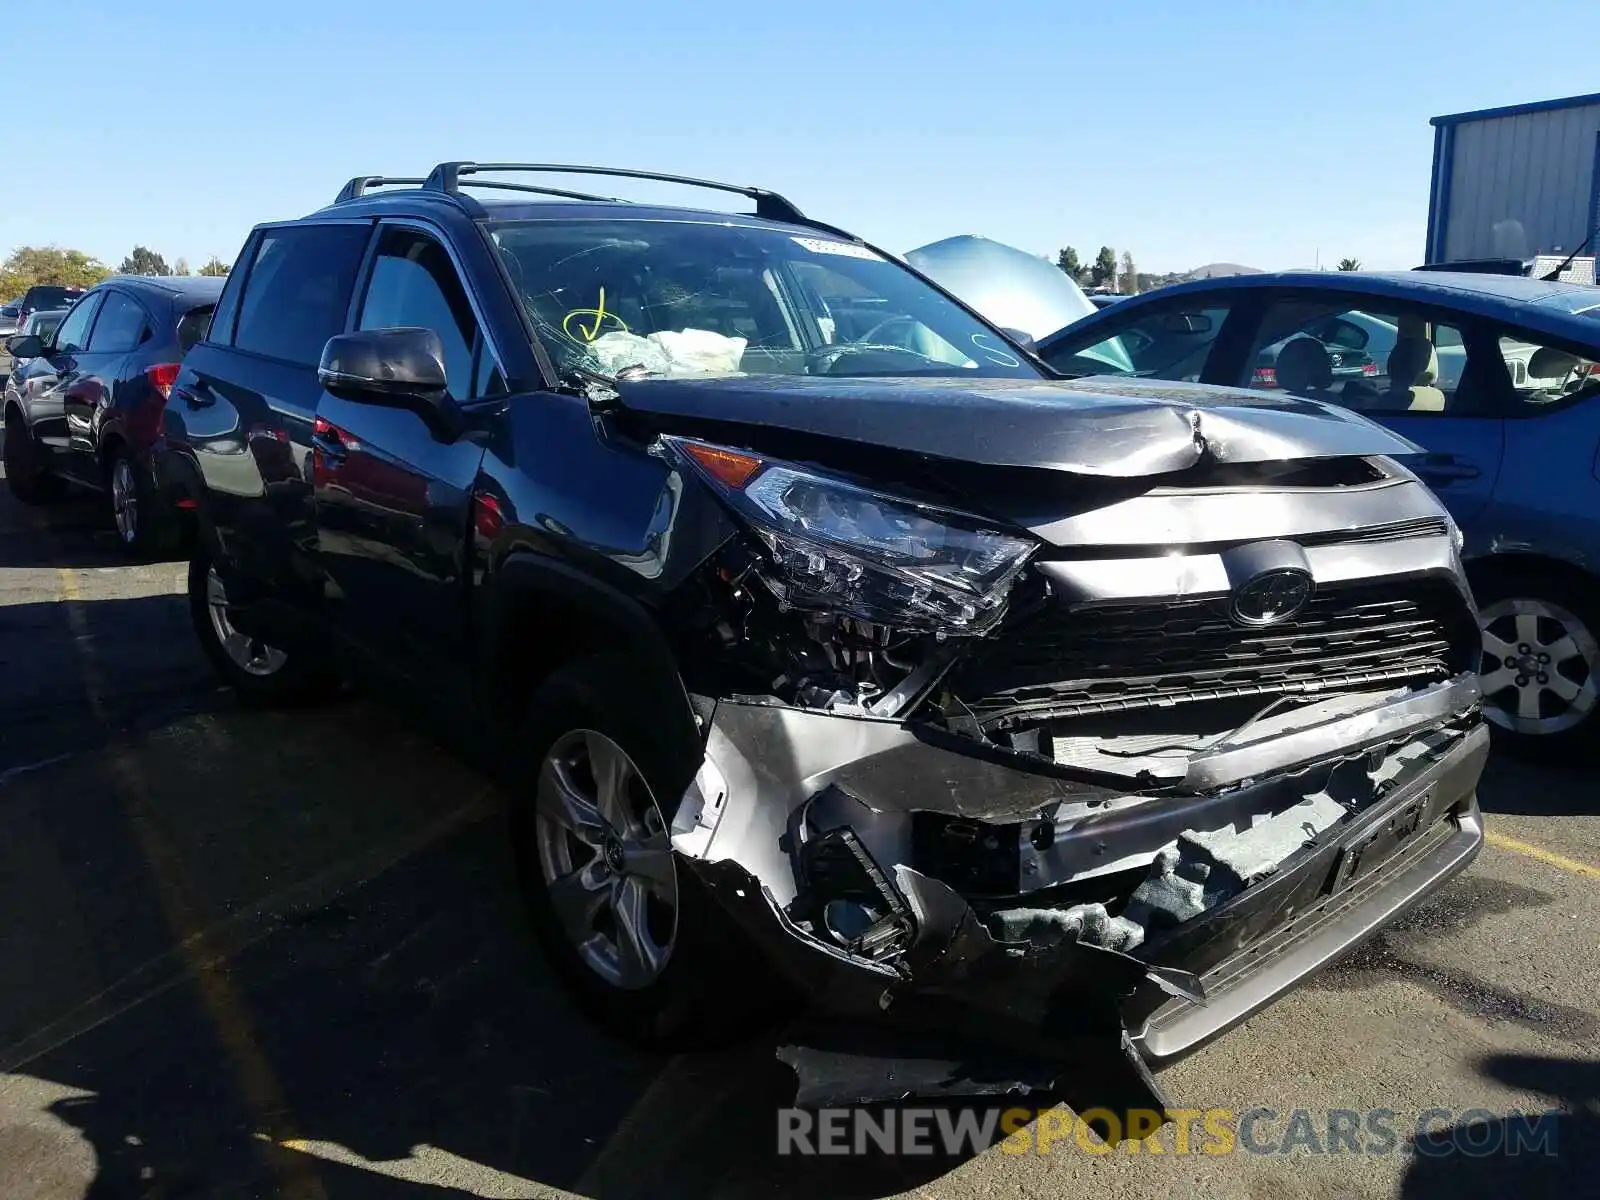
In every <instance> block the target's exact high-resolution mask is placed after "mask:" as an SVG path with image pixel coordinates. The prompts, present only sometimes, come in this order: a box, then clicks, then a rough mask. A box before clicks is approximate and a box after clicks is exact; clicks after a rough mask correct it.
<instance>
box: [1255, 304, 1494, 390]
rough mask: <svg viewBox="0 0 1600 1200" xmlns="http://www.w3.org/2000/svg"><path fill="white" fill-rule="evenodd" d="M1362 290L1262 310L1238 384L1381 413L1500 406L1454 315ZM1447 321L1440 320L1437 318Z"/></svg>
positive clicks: (1488, 377) (1482, 363)
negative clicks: (1362, 295) (1374, 297)
mask: <svg viewBox="0 0 1600 1200" xmlns="http://www.w3.org/2000/svg"><path fill="white" fill-rule="evenodd" d="M1352 299H1356V298H1354V297H1349V296H1341V297H1328V298H1318V297H1311V298H1305V299H1300V298H1297V299H1293V300H1283V301H1279V302H1277V303H1274V304H1270V305H1268V306H1267V308H1266V310H1265V311H1264V312H1263V314H1262V318H1261V325H1260V327H1259V329H1258V331H1257V337H1256V341H1255V345H1254V346H1253V347H1252V350H1251V354H1250V357H1249V359H1248V361H1247V362H1246V365H1245V369H1246V371H1247V372H1248V374H1247V375H1246V377H1245V378H1243V379H1241V380H1237V381H1234V382H1238V383H1241V384H1244V385H1247V386H1249V387H1252V388H1254V389H1256V390H1258V391H1269V392H1272V391H1276V392H1288V393H1291V394H1293V395H1296V396H1306V397H1309V398H1311V399H1313V400H1327V401H1330V402H1332V403H1335V404H1340V405H1343V406H1344V407H1346V408H1353V409H1355V410H1356V411H1357V412H1362V413H1367V414H1370V415H1373V416H1379V417H1381V416H1385V415H1390V416H1392V415H1395V414H1399V413H1408V414H1412V415H1435V416H1483V415H1485V414H1486V413H1488V412H1489V411H1490V410H1491V408H1492V407H1493V387H1492V383H1491V376H1490V375H1489V374H1488V373H1487V371H1486V370H1485V367H1486V365H1487V364H1486V363H1484V362H1473V363H1471V365H1470V366H1469V353H1468V339H1467V337H1465V336H1464V334H1463V331H1462V329H1461V327H1460V325H1458V324H1453V323H1451V321H1450V320H1449V319H1447V318H1446V314H1443V313H1439V314H1434V313H1430V312H1427V311H1425V310H1420V309H1417V310H1412V309H1397V308H1390V307H1388V306H1386V305H1385V304H1384V303H1383V302H1382V301H1378V302H1377V303H1370V302H1368V301H1366V300H1364V299H1363V300H1358V303H1359V304H1360V305H1361V307H1356V305H1355V304H1352V303H1351V301H1352ZM1436 318H1438V319H1436Z"/></svg>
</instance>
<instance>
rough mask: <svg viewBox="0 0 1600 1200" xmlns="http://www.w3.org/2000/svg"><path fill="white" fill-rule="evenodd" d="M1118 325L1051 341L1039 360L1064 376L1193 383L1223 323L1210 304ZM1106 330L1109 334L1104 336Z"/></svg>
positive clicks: (1136, 315) (1131, 316)
mask: <svg viewBox="0 0 1600 1200" xmlns="http://www.w3.org/2000/svg"><path fill="white" fill-rule="evenodd" d="M1118 316H1120V317H1121V318H1122V319H1121V320H1113V321H1112V322H1111V323H1110V324H1097V325H1096V332H1095V333H1093V334H1079V335H1078V336H1074V335H1073V333H1072V331H1071V330H1070V329H1069V330H1068V331H1067V333H1066V335H1065V336H1063V337H1060V338H1055V339H1052V341H1051V342H1050V343H1049V344H1048V345H1046V346H1044V347H1043V348H1041V350H1040V356H1041V357H1042V358H1043V359H1044V360H1045V361H1046V362H1047V363H1049V364H1050V365H1051V366H1052V367H1054V368H1055V369H1056V370H1058V371H1060V372H1062V373H1063V374H1066V375H1071V376H1082V375H1124V376H1137V377H1140V378H1145V379H1172V380H1179V381H1186V382H1190V383H1193V382H1196V381H1198V380H1199V379H1200V378H1201V376H1202V374H1203V372H1204V371H1205V369H1206V364H1207V362H1208V361H1209V359H1210V357H1211V350H1212V348H1213V347H1214V346H1215V345H1216V343H1217V335H1218V334H1219V333H1221V332H1222V323H1223V322H1224V321H1226V320H1227V319H1228V308H1227V306H1226V305H1221V304H1218V303H1216V302H1215V301H1211V302H1210V303H1206V302H1201V301H1197V302H1193V303H1190V304H1185V305H1181V306H1175V307H1173V306H1165V305H1163V306H1162V307H1160V308H1159V309H1156V310H1154V311H1152V310H1150V309H1141V310H1136V311H1135V312H1132V313H1119V314H1118ZM1107 330H1111V331H1112V332H1111V333H1110V335H1109V336H1108V335H1107Z"/></svg>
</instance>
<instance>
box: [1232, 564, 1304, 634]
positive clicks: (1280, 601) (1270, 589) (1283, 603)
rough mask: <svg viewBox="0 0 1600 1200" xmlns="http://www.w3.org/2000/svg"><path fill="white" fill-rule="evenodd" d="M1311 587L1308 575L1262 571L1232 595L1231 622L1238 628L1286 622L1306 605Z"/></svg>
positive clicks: (1287, 571) (1291, 570) (1295, 571)
mask: <svg viewBox="0 0 1600 1200" xmlns="http://www.w3.org/2000/svg"><path fill="white" fill-rule="evenodd" d="M1312 586H1313V585H1312V582H1311V576H1310V575H1308V574H1306V573H1305V572H1304V571H1297V570H1293V569H1291V568H1279V569H1277V570H1273V571H1263V572H1261V574H1259V575H1257V576H1255V577H1254V578H1252V579H1250V580H1247V581H1246V582H1245V584H1244V586H1243V587H1241V588H1240V589H1239V590H1238V591H1237V592H1235V593H1234V594H1233V619H1234V620H1235V621H1237V622H1238V623H1239V624H1241V625H1276V624H1277V623H1278V622H1279V621H1287V620H1288V619H1289V618H1290V617H1292V616H1294V615H1295V614H1296V613H1298V612H1299V611H1300V610H1301V609H1302V608H1304V607H1305V606H1306V601H1308V600H1310V599H1311V589H1312Z"/></svg>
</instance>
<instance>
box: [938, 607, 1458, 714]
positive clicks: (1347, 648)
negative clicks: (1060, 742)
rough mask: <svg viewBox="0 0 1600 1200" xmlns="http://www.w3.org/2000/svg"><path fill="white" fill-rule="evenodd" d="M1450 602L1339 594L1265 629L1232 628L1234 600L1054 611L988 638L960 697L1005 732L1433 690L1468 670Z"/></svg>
mask: <svg viewBox="0 0 1600 1200" xmlns="http://www.w3.org/2000/svg"><path fill="white" fill-rule="evenodd" d="M1406 587H1409V590H1401V589H1402V588H1406ZM1452 602H1453V605H1454V609H1456V610H1460V609H1462V608H1463V606H1462V604H1461V602H1460V600H1459V598H1457V597H1455V596H1454V594H1453V592H1449V591H1447V590H1446V589H1443V588H1440V587H1428V586H1426V585H1422V584H1415V583H1413V584H1410V585H1404V584H1401V585H1397V584H1396V583H1394V582H1386V583H1384V584H1382V585H1372V584H1364V585H1358V586H1352V587H1340V588H1334V589H1328V590H1319V591H1318V592H1317V594H1316V595H1315V596H1314V597H1313V598H1312V600H1311V602H1310V603H1309V604H1307V605H1306V607H1305V608H1304V609H1303V610H1302V611H1301V612H1300V613H1299V615H1298V616H1296V617H1295V618H1294V619H1292V620H1290V621H1285V622H1284V623H1283V624H1281V625H1273V626H1269V627H1266V628H1241V627H1239V626H1237V625H1235V624H1234V623H1233V622H1232V621H1231V620H1229V618H1228V604H1227V601H1226V600H1225V599H1207V600H1178V601H1171V602H1167V603H1141V604H1138V605H1120V606H1116V607H1110V608H1085V609H1079V610H1077V611H1073V610H1070V609H1068V608H1067V607H1066V606H1064V605H1062V606H1056V607H1053V608H1047V609H1045V610H1043V611H1039V612H1036V613H1032V614H1028V615H1025V616H1023V617H1022V618H1021V619H1020V620H1017V621H1016V622H1015V623H1014V624H1011V625H1009V626H1008V627H1007V628H1002V629H1000V630H998V631H996V632H995V633H993V634H991V635H990V637H989V639H988V641H989V642H990V643H991V645H990V646H989V647H986V649H985V651H984V653H983V654H982V656H981V657H979V658H977V659H975V660H974V661H972V662H971V663H970V664H969V665H968V666H967V668H966V669H965V670H964V671H963V673H962V675H961V676H960V678H959V679H958V680H957V681H956V684H955V690H956V693H957V694H958V695H960V696H961V697H962V699H963V700H964V701H965V703H966V704H967V705H968V707H969V708H970V709H971V711H972V714H973V716H975V717H976V718H977V719H978V722H979V724H980V725H982V726H983V727H984V728H986V729H991V730H1004V729H1007V728H1011V727H1015V726H1017V725H1020V724H1024V723H1027V722H1029V721H1033V720H1038V719H1040V718H1042V717H1070V716H1078V715H1082V714H1086V713H1096V712H1116V711H1124V710H1129V709H1139V708H1150V707H1155V706H1164V705H1171V704H1181V703H1187V702H1190V701H1196V700H1218V699H1225V698H1228V697H1234V696H1257V695H1274V694H1289V693H1308V692H1318V691H1326V690H1329V689H1345V688H1351V687H1359V686H1365V685H1371V684H1379V683H1386V682H1391V681H1393V682H1397V683H1398V682H1404V681H1416V682H1419V683H1420V682H1429V681H1434V680H1438V679H1443V678H1446V677H1448V676H1449V675H1451V674H1453V673H1454V672H1455V671H1456V670H1459V669H1461V668H1460V667H1459V666H1455V665H1454V663H1455V661H1456V660H1457V659H1459V658H1460V657H1461V656H1460V655H1459V654H1457V653H1453V651H1452V645H1451V641H1450V630H1451V629H1452V628H1453V627H1455V625H1456V624H1457V622H1453V621H1452V619H1451V618H1452V615H1453V614H1452ZM1454 615H1455V616H1456V617H1457V618H1459V615H1460V614H1459V613H1458V612H1457V613H1454ZM1458 636H1459V635H1458ZM972 697H980V698H979V699H976V700H974V699H972Z"/></svg>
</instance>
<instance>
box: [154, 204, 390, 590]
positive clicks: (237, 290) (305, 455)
mask: <svg viewBox="0 0 1600 1200" xmlns="http://www.w3.org/2000/svg"><path fill="white" fill-rule="evenodd" d="M371 230H372V223H371V222H370V221H330V222H323V223H304V224H294V225H284V226H269V227H267V228H265V229H262V230H260V231H258V232H257V233H256V235H255V236H254V239H253V240H252V242H251V243H250V244H249V246H248V247H247V248H246V251H245V253H244V254H243V255H242V256H241V257H240V261H239V263H238V265H237V266H236V267H235V274H236V275H237V276H238V279H237V280H230V282H229V286H228V289H227V290H226V291H225V292H224V294H223V297H222V300H221V302H220V303H219V304H218V308H217V313H216V316H215V318H214V319H213V320H212V322H211V328H210V330H209V332H208V333H207V336H206V340H205V341H202V342H200V343H199V344H198V345H196V346H195V347H194V349H193V350H191V351H190V352H189V354H188V355H187V356H186V357H185V359H184V364H183V371H182V374H181V375H180V377H179V380H178V384H177V386H175V387H174V388H173V392H172V396H171V398H170V399H169V400H168V402H167V406H166V424H167V431H168V437H169V439H172V440H175V441H179V442H181V443H182V444H184V445H185V447H186V449H187V454H188V456H189V457H190V458H191V459H192V461H193V464H194V468H195V469H196V470H197V471H198V473H199V475H200V479H201V482H202V485H203V489H204V492H205V496H206V506H207V516H208V518H209V519H210V520H211V521H212V523H213V524H214V525H215V527H216V530H217V533H218V535H219V538H220V540H221V543H222V545H223V546H224V548H225V550H226V551H227V552H228V554H229V556H230V558H231V560H232V566H233V567H234V568H235V570H236V571H237V572H238V573H239V574H240V575H241V576H242V577H243V579H244V580H246V581H249V582H252V583H254V584H256V585H259V586H261V587H264V588H266V589H267V590H268V591H269V592H270V593H271V594H272V595H274V596H276V597H277V598H278V599H281V600H283V601H286V602H288V603H289V604H291V605H292V606H294V607H296V608H300V609H302V610H304V611H305V612H307V613H309V614H313V615H314V614H319V613H320V612H321V608H322V591H323V576H322V572H321V567H320V565H319V559H318V556H317V551H316V532H315V527H314V525H313V520H312V517H313V514H312V504H311V470H310V467H311V463H310V458H311V423H312V420H313V418H314V417H315V414H316V407H317V400H318V397H319V396H320V395H321V392H322V387H321V385H320V384H319V383H318V382H317V363H318V361H319V360H320V359H321V357H322V348H323V346H324V345H326V344H327V341H328V339H329V338H330V337H333V336H334V335H336V334H338V333H341V332H343V330H344V328H345V324H346V321H347V319H348V313H349V307H350V298H351V296H352V294H353V292H354V288H355V280H356V275H357V273H358V271H359V270H360V266H361V260H362V256H363V255H364V254H365V252H366V245H367V239H368V237H369V236H370V234H371Z"/></svg>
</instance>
